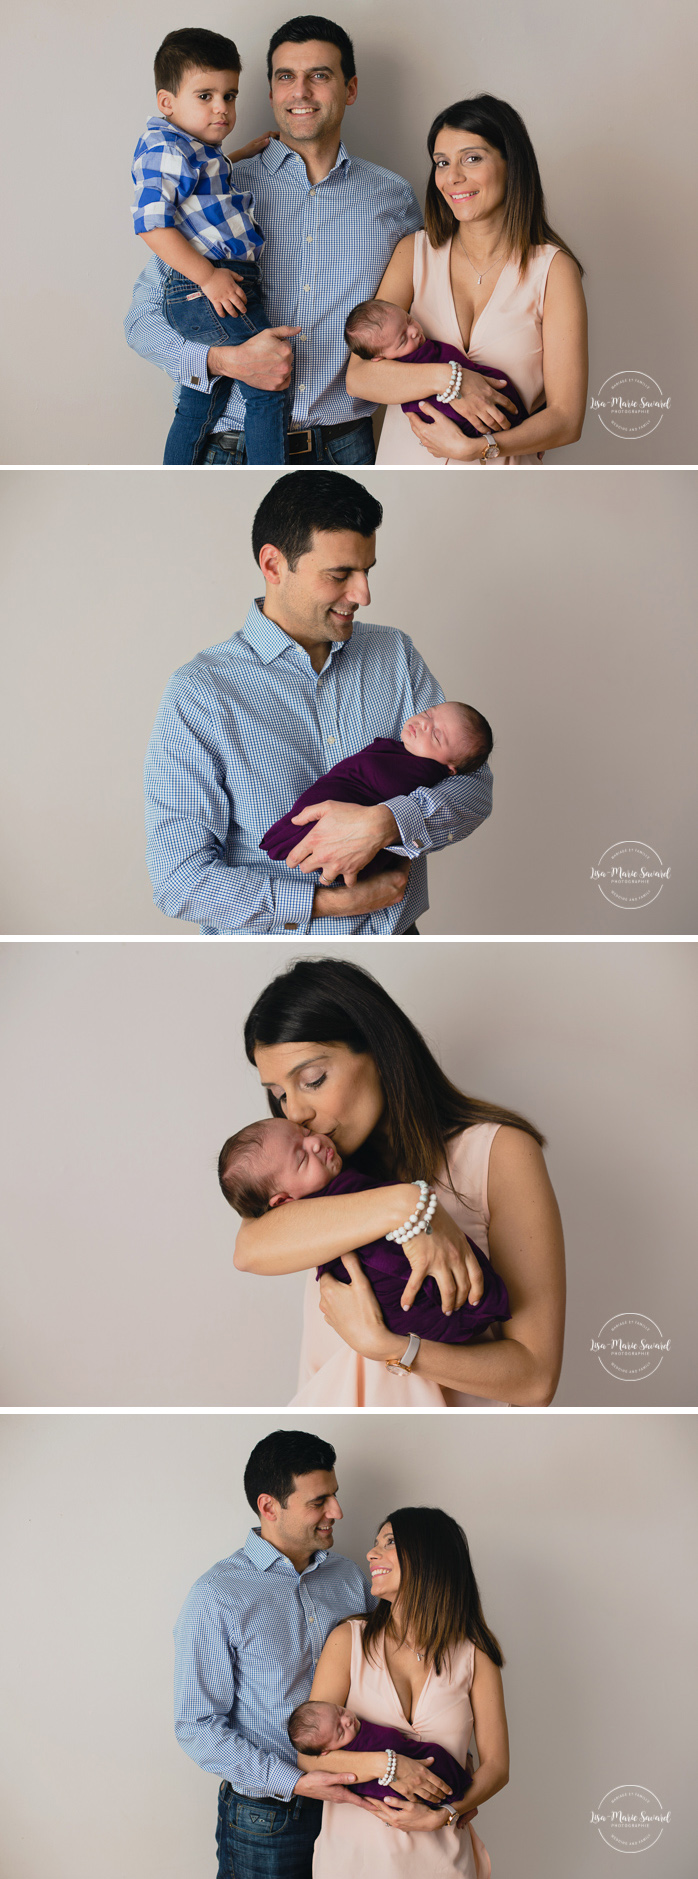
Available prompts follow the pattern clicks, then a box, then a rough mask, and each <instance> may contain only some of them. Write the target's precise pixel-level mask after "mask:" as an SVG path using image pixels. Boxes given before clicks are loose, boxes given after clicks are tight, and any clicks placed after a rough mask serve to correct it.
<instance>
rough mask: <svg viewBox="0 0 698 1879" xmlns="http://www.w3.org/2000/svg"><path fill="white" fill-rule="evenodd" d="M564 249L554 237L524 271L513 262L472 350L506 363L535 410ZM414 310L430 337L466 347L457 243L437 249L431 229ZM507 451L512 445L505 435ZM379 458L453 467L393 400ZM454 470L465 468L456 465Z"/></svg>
mask: <svg viewBox="0 0 698 1879" xmlns="http://www.w3.org/2000/svg"><path fill="white" fill-rule="evenodd" d="M558 253H559V249H558V248H556V247H555V246H554V244H553V243H552V242H547V243H546V245H545V247H543V248H534V249H533V250H532V253H531V255H530V257H529V260H528V265H527V267H526V269H525V272H524V274H523V275H520V274H519V267H518V262H516V261H507V263H506V266H505V267H503V268H502V272H501V274H500V276H499V280H498V281H496V283H495V287H494V291H493V293H492V294H491V295H490V298H489V300H488V302H487V305H486V306H485V307H483V309H482V313H481V314H479V316H478V318H477V319H476V321H475V323H474V326H473V329H472V332H471V335H470V345H469V347H468V349H467V352H468V358H470V359H472V360H473V361H474V363H475V364H476V365H491V366H500V367H501V370H502V372H506V374H507V376H508V377H509V378H511V379H513V381H514V384H515V385H516V387H517V390H518V391H519V392H520V393H521V397H522V398H523V401H524V404H525V406H526V409H527V411H528V412H529V413H530V412H532V411H537V410H538V408H539V406H540V405H541V404H543V402H544V389H543V302H544V299H545V287H546V282H547V279H548V270H549V267H550V263H551V261H552V259H553V256H554V255H556V254H558ZM411 312H412V313H413V314H414V317H415V319H416V320H419V324H420V326H422V327H423V328H424V331H425V333H426V335H427V339H439V340H441V342H442V343H443V344H445V345H447V346H457V347H458V349H459V351H461V352H462V351H463V350H464V347H463V335H462V333H461V330H460V327H459V325H458V316H457V313H456V307H455V302H454V299H453V289H452V287H451V243H450V242H446V243H445V245H444V247H443V248H432V247H431V244H430V242H429V241H428V239H427V236H426V234H425V231H424V229H419V231H418V233H417V234H416V235H415V238H414V299H413V301H412V307H411ZM498 441H499V443H500V449H503V447H504V445H503V442H502V441H501V440H498ZM516 461H517V459H515V458H513V457H505V456H502V457H499V458H497V459H496V460H495V462H494V464H492V465H489V466H488V467H489V468H493V469H499V467H500V465H504V464H507V463H514V462H516ZM376 462H377V463H380V464H387V463H418V464H419V465H420V467H421V468H422V469H423V468H424V467H425V466H427V467H429V466H433V465H435V464H437V465H438V466H439V467H440V468H441V467H443V468H446V467H447V465H446V460H445V459H443V460H442V459H439V458H435V457H430V455H429V452H428V451H427V450H424V449H423V447H422V445H421V444H420V443H419V441H418V439H417V438H416V437H415V436H414V433H413V431H412V429H411V426H410V420H409V418H408V417H407V416H406V414H405V412H404V411H403V410H402V408H401V406H400V405H388V408H387V411H386V414H385V423H384V425H383V429H382V432H381V438H380V443H379V446H378V455H377V457H376ZM518 462H519V463H520V464H521V465H522V466H525V467H526V468H531V467H532V466H533V465H534V464H535V463H536V462H537V458H535V457H520V458H519V459H518ZM451 467H452V468H455V469H457V468H460V467H462V466H460V465H458V464H452V465H451Z"/></svg>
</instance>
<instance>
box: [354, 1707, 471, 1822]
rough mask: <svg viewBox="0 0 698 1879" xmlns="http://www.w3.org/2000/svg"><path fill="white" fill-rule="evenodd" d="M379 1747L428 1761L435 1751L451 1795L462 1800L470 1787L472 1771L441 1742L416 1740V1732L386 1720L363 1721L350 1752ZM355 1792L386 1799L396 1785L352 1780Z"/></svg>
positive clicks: (437, 1770)
mask: <svg viewBox="0 0 698 1879" xmlns="http://www.w3.org/2000/svg"><path fill="white" fill-rule="evenodd" d="M378 1749H394V1750H395V1753H396V1755H409V1757H410V1761H413V1762H424V1761H426V1759H427V1756H428V1755H433V1757H434V1760H433V1763H432V1774H434V1775H438V1777H439V1780H440V1781H447V1782H448V1785H449V1787H450V1789H451V1794H450V1796H449V1799H450V1800H452V1801H462V1799H463V1795H464V1794H465V1791H466V1788H469V1787H470V1783H471V1781H472V1775H470V1774H468V1772H467V1769H465V1768H462V1767H461V1764H460V1762H457V1761H455V1759H454V1757H453V1756H452V1755H449V1752H448V1749H443V1748H442V1747H441V1744H440V1742H416V1741H415V1739H414V1736H410V1735H403V1733H402V1730H401V1729H389V1728H384V1726H383V1724H382V1723H377V1722H362V1723H361V1725H360V1727H359V1731H358V1734H357V1735H355V1736H354V1740H353V1742H347V1745H346V1750H347V1753H348V1754H350V1755H351V1754H354V1755H355V1754H357V1753H358V1754H361V1755H372V1754H375V1752H376V1751H377V1750H378ZM351 1791H352V1794H363V1795H366V1796H367V1797H369V1798H370V1799H372V1800H376V1801H384V1800H385V1797H386V1794H392V1793H393V1789H392V1788H382V1787H381V1785H380V1782H379V1781H352V1784H351ZM422 1805H423V1806H424V1807H431V1808H435V1809H436V1810H437V1811H438V1809H439V1807H442V1806H443V1802H442V1801H424V1802H423V1803H422Z"/></svg>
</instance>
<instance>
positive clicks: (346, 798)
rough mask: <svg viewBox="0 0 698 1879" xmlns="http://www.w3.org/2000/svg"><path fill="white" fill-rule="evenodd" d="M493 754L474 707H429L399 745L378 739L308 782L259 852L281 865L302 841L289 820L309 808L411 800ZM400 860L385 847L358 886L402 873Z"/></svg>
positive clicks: (469, 771)
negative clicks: (376, 876)
mask: <svg viewBox="0 0 698 1879" xmlns="http://www.w3.org/2000/svg"><path fill="white" fill-rule="evenodd" d="M491 749H492V732H491V730H490V727H489V724H488V722H487V719H486V718H483V716H482V712H480V711H476V710H475V707H474V705H461V704H456V703H453V702H452V701H451V702H447V703H445V704H443V705H430V707H429V710H428V711H419V712H417V714H416V716H415V717H413V718H408V720H407V723H406V724H403V727H402V730H401V732H400V738H399V741H398V739H397V738H395V737H376V738H374V741H373V743H372V744H369V745H367V747H366V749H365V750H359V751H357V753H356V755H355V756H354V757H342V759H341V762H340V763H335V764H334V765H333V767H332V769H331V770H328V771H327V772H326V774H325V775H324V776H320V777H318V780H317V783H311V784H310V787H309V788H308V789H304V790H303V792H302V794H301V795H300V796H299V797H298V800H297V802H294V804H293V808H292V809H289V810H288V811H287V813H286V815H283V816H281V817H280V818H279V821H278V822H274V823H273V824H272V827H271V828H270V829H267V832H266V835H263V836H262V840H261V842H260V844H259V846H260V848H264V849H266V852H267V854H268V855H271V857H272V860H274V861H285V860H286V858H287V856H288V855H290V853H291V849H292V848H295V847H296V845H297V843H298V842H300V841H301V839H302V837H303V834H304V829H303V826H302V825H301V826H300V827H299V826H298V825H295V826H294V822H293V817H294V816H297V815H298V814H299V813H300V811H301V809H306V808H308V806H309V805H310V804H311V803H321V802H328V801H331V802H351V803H360V804H361V805H362V806H366V807H372V806H373V805H374V804H375V803H381V802H389V801H390V800H391V798H392V797H393V796H409V795H410V793H411V791H412V790H415V789H420V788H422V789H434V788H435V786H436V784H437V783H444V782H445V780H446V777H447V776H470V775H472V773H473V772H474V771H475V770H479V769H480V768H481V765H482V764H483V763H486V762H487V758H488V757H489V754H490V751H491ZM404 865H405V857H404V855H394V854H392V852H391V850H390V849H389V848H383V849H381V850H380V851H379V853H378V854H377V855H374V858H373V860H372V861H369V863H368V866H367V867H365V868H362V869H361V873H360V874H359V876H358V879H359V880H360V881H365V880H367V879H368V876H369V875H370V874H381V873H382V872H383V870H384V869H385V868H404Z"/></svg>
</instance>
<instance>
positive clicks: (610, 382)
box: [590, 372, 671, 437]
mask: <svg viewBox="0 0 698 1879" xmlns="http://www.w3.org/2000/svg"><path fill="white" fill-rule="evenodd" d="M670 405H671V399H670V398H665V397H664V394H663V392H662V388H661V385H658V384H657V380H656V378H649V376H648V374H647V372H614V373H613V374H612V376H611V377H610V378H607V379H604V382H603V385H602V386H601V390H600V392H599V393H598V396H597V397H596V398H592V400H591V407H590V408H591V410H592V411H596V412H597V413H598V416H599V418H600V420H601V423H602V424H603V427H604V430H605V431H610V432H611V435H612V436H614V437H649V436H650V435H651V432H652V431H656V429H657V426H658V425H659V424H661V422H662V418H663V416H664V413H665V411H668V410H669V408H670Z"/></svg>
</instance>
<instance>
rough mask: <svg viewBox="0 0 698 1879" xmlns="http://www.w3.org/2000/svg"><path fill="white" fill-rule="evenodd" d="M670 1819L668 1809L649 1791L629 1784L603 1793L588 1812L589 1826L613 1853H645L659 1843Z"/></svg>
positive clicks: (632, 1783)
mask: <svg viewBox="0 0 698 1879" xmlns="http://www.w3.org/2000/svg"><path fill="white" fill-rule="evenodd" d="M670 1820H671V1812H670V1810H666V1811H665V1810H664V1808H663V1807H662V1804H661V1801H660V1800H658V1798H657V1795H656V1794H653V1793H652V1789H651V1788H639V1787H636V1786H635V1783H634V1782H630V1781H629V1782H625V1783H624V1784H623V1785H622V1786H621V1787H620V1788H611V1789H610V1790H609V1793H608V1794H604V1797H603V1800H602V1801H600V1802H599V1805H598V1807H593V1808H592V1810H591V1822H590V1824H591V1826H592V1827H596V1829H597V1831H598V1833H600V1835H601V1838H602V1840H604V1841H605V1843H606V1846H612V1847H613V1848H614V1849H615V1851H616V1852H617V1853H647V1852H649V1849H650V1847H651V1846H656V1844H657V1841H658V1840H661V1837H662V1834H663V1832H664V1828H665V1827H668V1825H669V1821H670Z"/></svg>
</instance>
